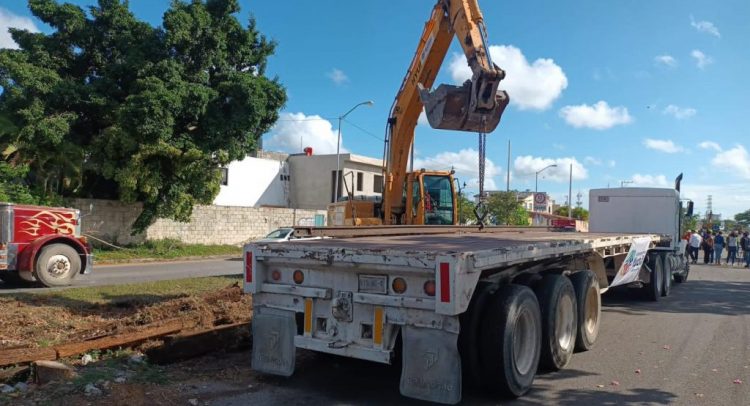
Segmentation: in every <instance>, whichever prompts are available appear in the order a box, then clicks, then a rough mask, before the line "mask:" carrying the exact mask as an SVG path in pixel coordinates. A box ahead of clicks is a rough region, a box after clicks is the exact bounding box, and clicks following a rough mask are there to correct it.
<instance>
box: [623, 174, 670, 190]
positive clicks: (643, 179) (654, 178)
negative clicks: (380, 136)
mask: <svg viewBox="0 0 750 406" xmlns="http://www.w3.org/2000/svg"><path fill="white" fill-rule="evenodd" d="M630 180H631V181H633V183H632V184H631V185H632V186H639V187H666V186H669V181H667V177H666V176H664V175H641V174H640V173H636V174H635V175H633V177H632V178H630Z"/></svg>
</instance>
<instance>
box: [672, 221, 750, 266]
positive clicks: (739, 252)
mask: <svg viewBox="0 0 750 406" xmlns="http://www.w3.org/2000/svg"><path fill="white" fill-rule="evenodd" d="M683 238H684V239H685V240H687V241H688V247H687V249H688V254H689V255H690V259H691V261H692V263H694V264H697V263H698V252H699V251H701V250H703V263H704V264H716V265H721V255H722V253H723V251H724V248H726V250H727V256H726V260H725V262H724V263H725V264H726V265H729V266H735V263H736V264H737V265H742V264H745V268H750V237H749V236H748V232H747V231H745V232H743V233H740V232H739V231H732V232H730V233H729V235H727V236H724V233H723V232H721V231H716V232H714V231H711V230H702V232H701V233H698V232H696V231H695V230H691V231H690V232H689V233H687V234H685V236H684V237H683Z"/></svg>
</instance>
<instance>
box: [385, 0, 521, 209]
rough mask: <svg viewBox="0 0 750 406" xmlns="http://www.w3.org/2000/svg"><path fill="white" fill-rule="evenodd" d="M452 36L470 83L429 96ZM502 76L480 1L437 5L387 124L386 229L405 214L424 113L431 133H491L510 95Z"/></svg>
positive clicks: (454, 0) (460, 0) (453, 0)
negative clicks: (412, 160) (409, 166)
mask: <svg viewBox="0 0 750 406" xmlns="http://www.w3.org/2000/svg"><path fill="white" fill-rule="evenodd" d="M454 35H455V36H456V37H457V38H458V40H459V43H460V44H461V47H462V48H463V51H464V54H465V55H466V59H467V62H468V64H469V66H470V67H471V70H472V78H471V80H469V81H467V82H466V83H464V84H463V85H462V86H452V85H446V84H441V85H440V86H439V87H438V88H437V89H435V91H430V90H429V89H430V88H431V87H432V84H433V83H434V82H435V78H436V77H437V73H438V70H439V69H440V66H441V65H442V64H443V61H444V59H445V56H446V53H447V52H448V48H449V46H450V42H451V40H452V39H453V36H454ZM504 77H505V72H503V71H502V70H501V69H500V68H498V67H497V66H496V65H495V64H493V63H492V60H491V58H490V55H489V51H488V49H487V44H486V30H485V27H484V19H483V17H482V13H481V11H480V10H479V5H478V4H477V0H438V2H437V4H436V5H435V7H433V9H432V14H431V16H430V19H429V20H428V21H427V23H426V24H425V27H424V31H423V32H422V36H421V38H420V40H419V45H418V46H417V51H416V52H415V54H414V57H413V59H412V61H411V64H410V66H409V70H408V71H407V74H406V76H405V77H404V80H403V82H402V84H401V87H400V89H399V91H398V93H397V95H396V99H395V101H394V103H393V107H392V108H391V114H390V117H389V119H388V135H387V138H386V146H385V157H386V167H385V185H384V190H383V208H382V209H383V222H384V223H385V224H393V223H397V222H398V221H399V217H400V216H401V215H402V214H403V213H404V211H405V208H404V202H403V201H402V195H403V193H404V183H405V180H406V175H407V174H406V170H407V164H408V161H409V152H410V150H411V148H412V146H413V143H414V129H415V127H416V125H417V120H418V119H419V115H420V113H421V112H422V108H423V107H424V110H425V112H426V115H427V119H428V121H429V123H430V126H431V127H433V128H438V129H446V130H457V131H470V132H481V133H488V132H492V131H493V130H494V129H495V128H496V127H497V125H498V123H499V122H500V117H501V116H502V113H503V111H504V110H505V107H506V106H507V105H508V101H509V99H508V95H507V93H505V92H504V91H502V92H499V93H498V90H497V89H498V85H499V83H500V81H501V80H502V79H503V78H504Z"/></svg>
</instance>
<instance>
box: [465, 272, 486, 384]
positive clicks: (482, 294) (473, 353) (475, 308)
mask: <svg viewBox="0 0 750 406" xmlns="http://www.w3.org/2000/svg"><path fill="white" fill-rule="evenodd" d="M491 287H492V285H491V284H490V283H487V282H479V283H478V284H477V288H476V290H475V291H474V295H472V297H471V302H470V303H469V308H468V309H467V310H466V311H465V312H464V313H462V314H461V316H460V317H459V320H460V322H461V331H460V333H459V335H458V351H459V353H460V354H461V372H462V373H463V375H464V377H465V379H464V382H469V383H470V384H472V385H475V386H477V387H480V386H482V371H481V367H480V364H479V357H480V354H479V346H478V345H477V343H478V342H479V326H480V324H481V323H482V321H483V319H482V316H483V315H484V310H485V309H486V308H487V302H488V301H489V300H490V299H491V298H492V297H493V296H492V289H491Z"/></svg>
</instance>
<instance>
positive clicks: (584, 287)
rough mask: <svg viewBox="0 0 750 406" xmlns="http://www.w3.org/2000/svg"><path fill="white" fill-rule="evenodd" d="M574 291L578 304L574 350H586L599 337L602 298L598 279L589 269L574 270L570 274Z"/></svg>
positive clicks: (591, 346) (590, 347)
mask: <svg viewBox="0 0 750 406" xmlns="http://www.w3.org/2000/svg"><path fill="white" fill-rule="evenodd" d="M570 282H571V283H573V289H574V290H575V292H576V303H577V305H578V328H577V334H576V347H575V348H576V350H577V351H588V350H590V349H592V348H593V347H594V343H595V342H596V339H597V337H599V323H600V321H601V313H602V298H601V296H600V295H599V281H598V280H597V278H596V274H595V273H594V272H593V271H591V270H585V271H580V272H576V273H574V274H573V275H571V276H570Z"/></svg>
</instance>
